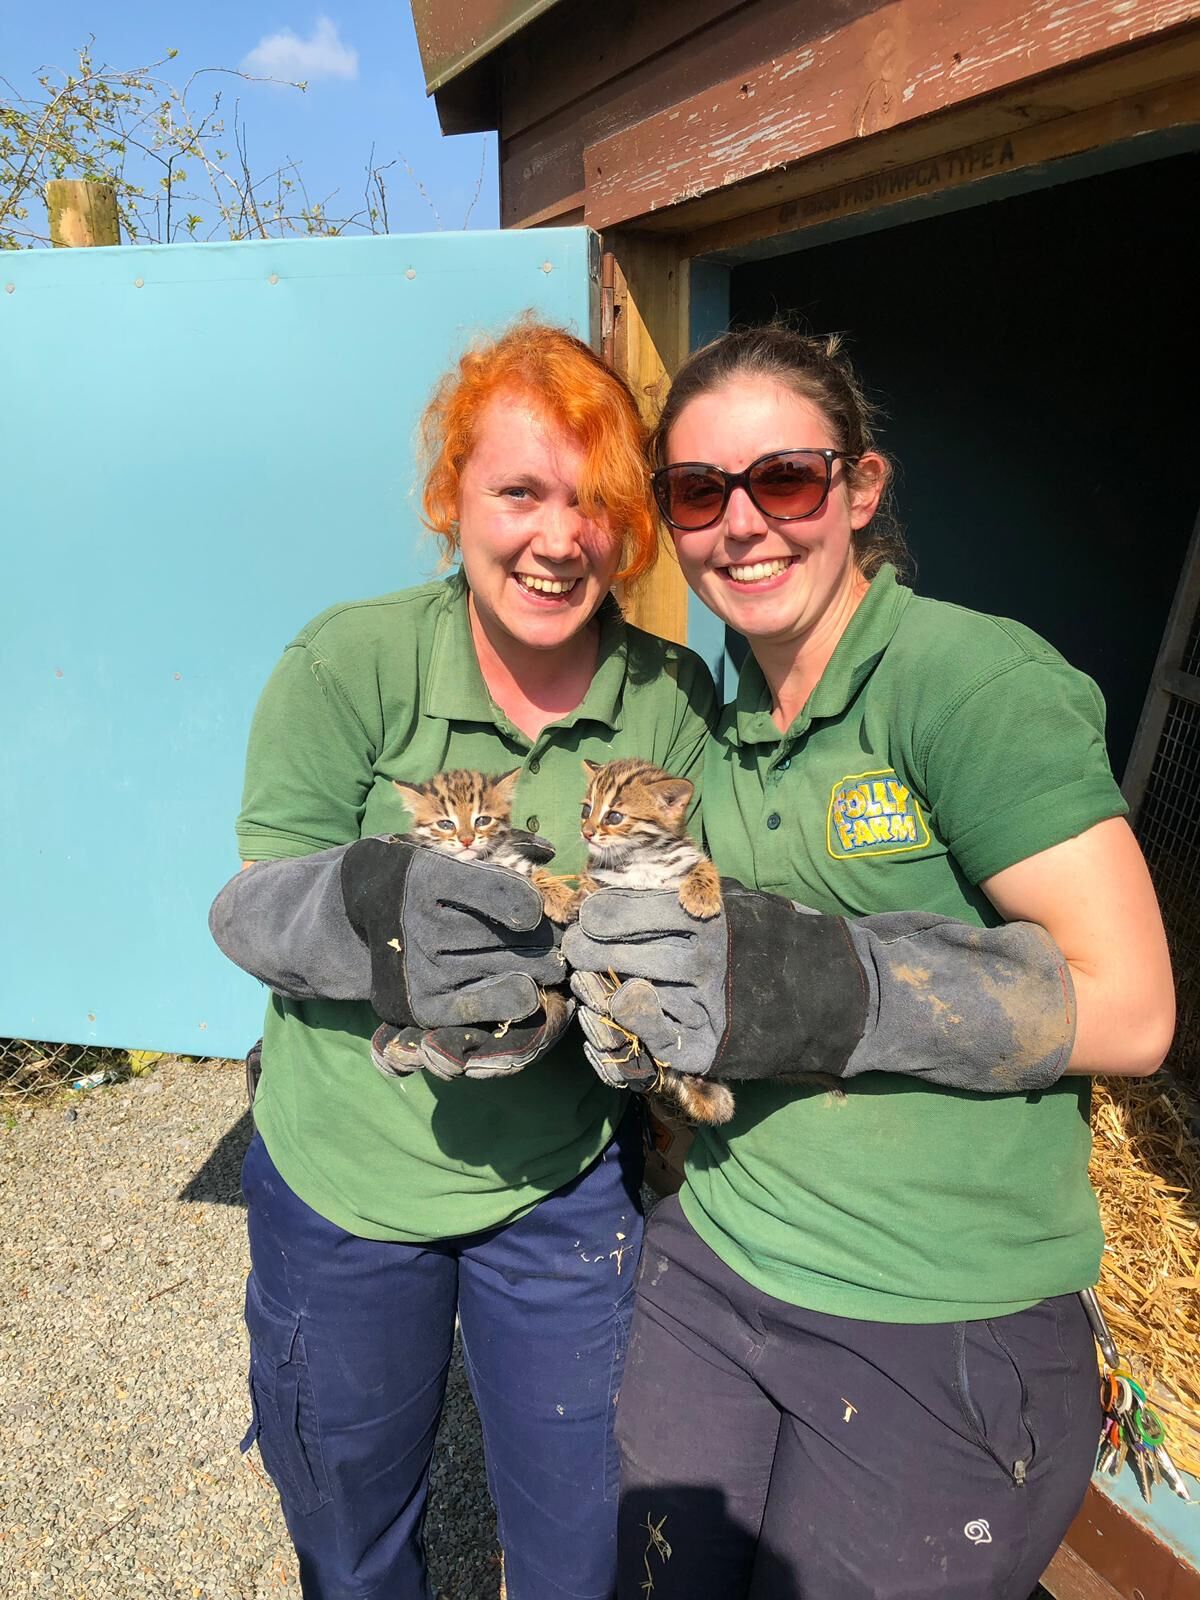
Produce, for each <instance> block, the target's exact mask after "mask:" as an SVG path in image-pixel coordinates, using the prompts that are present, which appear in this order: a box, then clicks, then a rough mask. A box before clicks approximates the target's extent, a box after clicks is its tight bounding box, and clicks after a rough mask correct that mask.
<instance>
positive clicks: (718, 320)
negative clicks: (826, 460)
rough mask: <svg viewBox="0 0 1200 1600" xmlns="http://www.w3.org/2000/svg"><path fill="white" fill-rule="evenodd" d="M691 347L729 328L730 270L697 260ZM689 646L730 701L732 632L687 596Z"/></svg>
mask: <svg viewBox="0 0 1200 1600" xmlns="http://www.w3.org/2000/svg"><path fill="white" fill-rule="evenodd" d="M689 311H690V325H689V327H688V339H689V348H690V349H692V350H698V349H699V348H700V346H701V345H702V344H707V343H708V341H709V340H710V339H715V338H716V337H717V335H718V334H720V333H724V332H725V330H726V328H728V326H729V268H728V267H725V266H722V265H721V264H720V263H719V262H714V261H706V260H704V258H703V257H697V259H696V260H695V261H693V262H692V264H691V287H690V303H689ZM687 626H688V644H689V645H691V647H692V649H693V650H695V651H696V653H697V655H700V656H702V657H703V658H704V660H705V661H706V662H707V664H708V669H709V671H710V672H711V673H712V675H713V681H714V682H715V684H716V686H717V698H718V699H719V700H728V699H729V698H730V697H731V696H732V695H733V694H734V693H735V692H736V690H737V667H736V666H735V664H734V661H733V658H732V657H731V656H730V654H729V650H728V634H729V630H728V629H727V628H726V626H725V624H724V623H723V622H721V621H720V619H719V618H717V617H714V616H713V614H712V612H711V611H710V610H709V609H708V607H707V606H706V605H703V604H702V603H701V602H700V601H699V600H697V599H696V596H695V595H694V594H690V593H689V595H688V611H687Z"/></svg>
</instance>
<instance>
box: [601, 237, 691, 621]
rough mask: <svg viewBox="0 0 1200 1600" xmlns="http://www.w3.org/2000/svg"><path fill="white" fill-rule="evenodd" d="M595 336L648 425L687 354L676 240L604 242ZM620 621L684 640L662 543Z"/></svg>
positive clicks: (676, 590)
mask: <svg viewBox="0 0 1200 1600" xmlns="http://www.w3.org/2000/svg"><path fill="white" fill-rule="evenodd" d="M605 244H606V246H607V249H606V251H605V260H604V263H603V267H602V271H601V293H602V296H603V304H602V309H601V333H602V342H603V348H604V352H605V355H606V356H607V357H608V359H609V360H610V361H611V362H612V364H613V366H614V367H616V369H617V371H618V372H620V373H622V374H623V375H624V377H625V378H626V379H627V380H628V382H629V385H630V387H631V388H632V389H633V392H634V394H635V395H636V397H637V400H638V404H639V405H640V406H641V408H642V412H643V415H644V416H645V418H646V421H647V422H648V423H650V422H653V421H654V420H655V419H656V417H657V415H658V412H659V410H660V408H661V406H662V402H663V400H664V398H665V397H666V392H667V389H668V387H669V385H670V381H671V374H672V373H673V372H674V371H675V369H676V367H678V365H679V363H680V362H681V361H682V360H683V357H684V356H685V355H686V353H687V348H688V264H687V262H686V261H685V260H684V259H683V258H682V257H681V256H680V254H679V248H678V245H677V243H676V241H675V240H673V239H662V238H657V237H644V236H639V235H637V234H629V233H617V234H613V235H612V236H610V237H608V238H607V239H606V240H605ZM621 598H622V603H623V604H624V607H625V611H626V615H627V616H628V617H629V618H630V620H631V621H632V622H635V623H636V624H637V625H638V627H640V628H648V629H649V630H650V632H651V633H657V634H660V635H661V636H662V637H663V638H664V639H674V640H676V641H677V642H678V643H681V644H682V643H684V642H685V641H686V639H687V586H686V584H685V583H684V581H683V575H682V573H681V572H680V570H679V565H678V563H677V562H676V560H675V554H674V551H673V549H672V548H671V547H670V545H669V543H668V544H666V545H665V548H664V550H663V552H662V555H661V557H660V559H659V562H658V565H657V567H656V568H655V569H654V571H653V572H652V573H651V574H650V576H649V577H648V578H646V579H645V580H644V581H643V582H642V583H641V584H640V585H639V586H638V588H637V589H635V590H633V591H631V592H630V593H628V594H625V595H623V596H622V597H621Z"/></svg>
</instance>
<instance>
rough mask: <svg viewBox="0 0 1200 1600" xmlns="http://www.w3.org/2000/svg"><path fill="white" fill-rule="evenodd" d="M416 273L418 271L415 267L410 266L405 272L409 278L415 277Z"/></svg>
mask: <svg viewBox="0 0 1200 1600" xmlns="http://www.w3.org/2000/svg"><path fill="white" fill-rule="evenodd" d="M416 275H417V271H416V268H415V267H409V269H408V271H407V272H406V273H405V274H404V276H405V277H406V278H409V279H412V278H415V277H416Z"/></svg>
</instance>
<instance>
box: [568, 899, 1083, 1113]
mask: <svg viewBox="0 0 1200 1600" xmlns="http://www.w3.org/2000/svg"><path fill="white" fill-rule="evenodd" d="M722 889H723V893H724V907H723V909H722V911H721V913H720V914H719V915H718V916H716V917H713V918H711V919H710V920H709V921H705V922H701V921H697V920H696V919H695V918H693V917H690V916H689V915H688V914H687V912H686V911H684V910H683V908H682V906H681V905H680V904H679V899H678V896H677V895H676V894H675V893H674V892H673V891H665V890H664V891H659V890H627V889H603V890H601V891H599V892H598V893H597V894H594V895H591V896H589V898H588V899H586V900H585V901H584V902H583V905H582V906H581V908H580V913H579V921H578V923H577V924H576V926H575V927H573V928H570V929H568V931H567V933H566V934H565V935H564V938H563V953H564V955H565V956H566V958H567V962H568V964H569V965H570V967H571V968H572V969H573V976H572V979H571V987H572V989H573V991H574V993H575V995H576V996H577V998H578V999H579V1000H580V1002H581V1009H580V1012H579V1020H580V1024H581V1026H582V1028H583V1032H584V1036H585V1039H586V1044H585V1046H584V1048H585V1052H586V1054H587V1056H588V1059H589V1061H590V1062H591V1064H592V1066H593V1067H594V1068H595V1070H596V1071H597V1072H598V1073H599V1074H600V1076H601V1077H602V1078H603V1079H604V1080H605V1082H608V1083H627V1084H629V1085H630V1086H631V1087H634V1086H637V1085H639V1084H643V1085H644V1084H645V1083H646V1082H647V1081H648V1080H650V1079H651V1078H652V1077H653V1074H654V1071H655V1062H658V1063H661V1064H662V1065H665V1066H670V1067H674V1068H675V1069H676V1070H677V1071H680V1072H692V1073H701V1074H706V1075H710V1076H713V1077H715V1078H720V1079H728V1080H730V1081H731V1082H736V1081H738V1080H743V1081H744V1080H749V1079H755V1078H776V1079H789V1078H793V1077H797V1076H800V1075H808V1074H824V1075H827V1076H832V1077H834V1078H840V1079H846V1078H853V1077H856V1076H858V1075H859V1074H860V1073H862V1072H893V1073H902V1074H904V1075H906V1076H909V1077H916V1078H922V1079H924V1080H925V1081H926V1082H929V1083H936V1084H940V1085H943V1086H945V1087H947V1088H955V1089H966V1090H972V1091H975V1092H982V1093H992V1094H1027V1093H1030V1092H1034V1091H1037V1090H1039V1089H1045V1088H1047V1087H1048V1086H1049V1085H1050V1084H1052V1083H1054V1082H1055V1081H1056V1080H1057V1079H1058V1078H1059V1077H1060V1076H1061V1074H1062V1072H1063V1070H1064V1068H1065V1067H1066V1064H1067V1062H1068V1060H1069V1059H1070V1055H1071V1047H1072V1045H1073V1043H1074V1038H1075V994H1074V987H1073V985H1072V982H1071V975H1070V969H1069V968H1068V966H1067V963H1066V960H1065V958H1064V957H1063V955H1062V952H1061V951H1060V950H1059V949H1058V947H1057V946H1056V945H1055V943H1054V941H1053V940H1052V939H1051V938H1050V936H1049V935H1048V934H1047V933H1046V931H1045V930H1044V929H1043V928H1040V927H1038V926H1037V925H1036V924H1034V923H1028V922H1011V923H1003V924H1001V925H1000V926H999V927H995V928H976V927H972V926H970V925H969V924H967V923H962V922H955V921H953V920H952V919H950V918H948V917H939V916H933V915H930V914H927V913H924V912H888V913H884V914H882V915H879V916H872V917H862V918H858V919H855V920H850V919H847V918H843V917H831V916H826V915H824V914H823V913H820V912H816V911H810V910H808V909H806V908H805V907H803V906H800V905H797V904H796V903H795V902H793V901H791V900H785V899H783V898H781V897H779V896H776V895H770V894H762V893H760V892H758V891H756V890H750V889H746V888H744V887H743V886H742V885H741V884H740V883H737V882H735V881H734V880H732V879H724V880H722ZM610 972H613V973H615V974H617V976H618V978H619V979H620V980H621V982H620V984H619V986H618V987H616V988H615V991H614V985H613V984H612V983H611V981H609V980H608V979H607V978H606V976H605V975H606V974H608V973H610ZM631 1035H632V1036H633V1038H632V1039H631V1037H630V1036H631Z"/></svg>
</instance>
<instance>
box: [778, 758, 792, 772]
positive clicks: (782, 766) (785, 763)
mask: <svg viewBox="0 0 1200 1600" xmlns="http://www.w3.org/2000/svg"><path fill="white" fill-rule="evenodd" d="M791 764H792V758H791V756H784V758H783V760H782V761H780V762H779V763H778V764H777V766H776V769H775V770H776V771H777V772H786V771H787V769H788V768H789V767H790V766H791Z"/></svg>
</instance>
